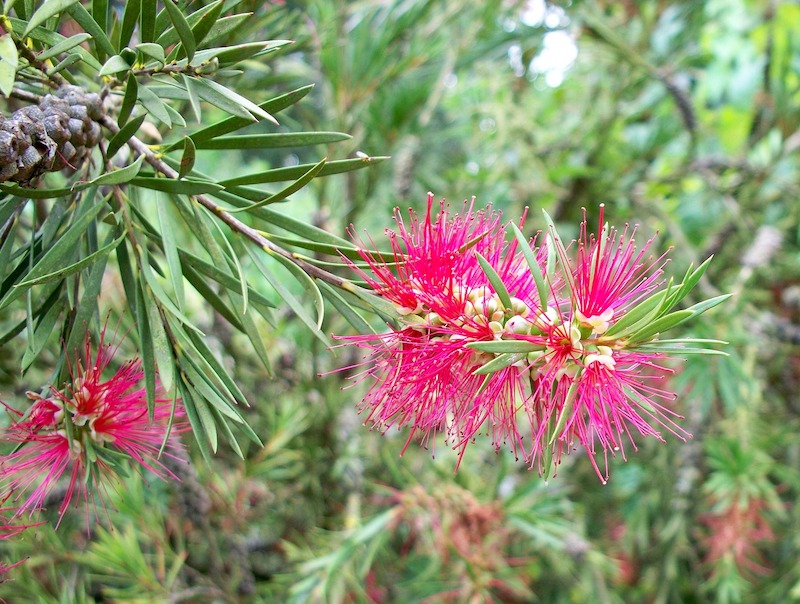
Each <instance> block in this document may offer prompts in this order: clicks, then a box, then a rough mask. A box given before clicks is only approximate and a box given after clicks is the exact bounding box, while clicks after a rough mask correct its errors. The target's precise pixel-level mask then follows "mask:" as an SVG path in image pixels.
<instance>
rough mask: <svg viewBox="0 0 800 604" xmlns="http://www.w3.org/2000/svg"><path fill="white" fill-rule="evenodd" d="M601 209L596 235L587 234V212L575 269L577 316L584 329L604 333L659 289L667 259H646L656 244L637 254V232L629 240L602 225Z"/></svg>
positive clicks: (631, 234)
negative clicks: (626, 312)
mask: <svg viewBox="0 0 800 604" xmlns="http://www.w3.org/2000/svg"><path fill="white" fill-rule="evenodd" d="M604 209H605V208H604V206H603V204H601V205H600V216H599V218H598V224H599V227H598V232H597V235H594V234H588V229H587V226H586V225H587V221H586V212H585V211H584V217H583V222H581V234H580V239H579V240H578V252H577V259H576V262H575V267H574V269H573V271H572V272H573V282H574V298H575V299H574V304H575V308H574V312H575V317H576V318H577V320H578V321H579V323H580V325H581V326H583V327H589V328H592V329H593V330H594V331H595V333H597V334H602V333H604V332H605V331H606V330H607V329H608V327H609V325H610V322H611V321H612V320H613V319H619V318H620V317H621V316H622V315H623V314H624V312H625V311H626V310H627V309H629V308H630V307H631V306H633V305H634V304H636V303H637V302H640V301H642V300H643V299H644V298H646V297H647V296H648V294H651V293H652V292H653V291H654V290H655V289H656V288H657V287H658V286H659V285H660V281H659V278H660V276H661V273H662V269H663V267H664V265H665V264H666V260H665V258H664V256H661V257H660V258H658V259H656V260H654V259H653V258H652V257H649V258H648V257H646V254H647V250H648V249H649V248H650V245H651V244H652V242H653V240H652V239H651V240H649V241H647V242H646V243H645V244H644V246H642V249H640V250H637V248H636V243H635V240H634V237H635V235H636V228H634V229H633V231H632V232H631V233H630V236H628V229H627V227H626V228H625V231H623V232H622V233H621V234H620V233H618V232H617V230H616V229H614V228H610V227H609V226H608V225H606V224H605V223H604V222H603V218H604Z"/></svg>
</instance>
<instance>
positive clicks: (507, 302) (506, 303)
mask: <svg viewBox="0 0 800 604" xmlns="http://www.w3.org/2000/svg"><path fill="white" fill-rule="evenodd" d="M475 256H476V258H477V259H478V264H480V265H481V270H482V271H483V274H484V275H486V278H487V279H489V283H491V284H492V288H494V292H495V293H496V294H497V297H498V298H500V302H501V303H502V304H503V307H504V308H506V309H510V308H511V296H510V295H509V294H508V290H507V289H506V286H505V284H504V283H503V280H502V279H501V278H500V275H498V274H497V272H496V271H495V270H494V269H493V268H492V265H491V264H489V261H488V260H486V258H484V257H483V256H481V255H480V254H479V253H478V252H475Z"/></svg>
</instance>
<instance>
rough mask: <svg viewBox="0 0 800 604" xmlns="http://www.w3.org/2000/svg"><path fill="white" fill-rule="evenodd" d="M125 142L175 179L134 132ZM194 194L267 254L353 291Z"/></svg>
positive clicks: (109, 122)
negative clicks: (282, 258) (280, 257)
mask: <svg viewBox="0 0 800 604" xmlns="http://www.w3.org/2000/svg"><path fill="white" fill-rule="evenodd" d="M100 124H101V125H103V126H104V127H105V128H107V129H108V130H110V131H111V132H112V133H114V134H116V133H117V132H119V126H117V123H116V122H115V121H114V120H113V119H111V118H110V117H108V116H104V117H103V118H102V119H101V120H100ZM128 146H129V147H130V148H131V149H132V150H133V151H135V152H136V153H139V154H141V155H144V159H145V161H146V162H147V163H148V164H150V165H151V166H152V167H153V168H154V169H155V170H156V171H158V172H160V173H161V174H163V175H164V176H166V177H167V178H172V179H174V180H178V178H179V176H178V172H177V171H176V170H174V169H173V168H172V167H170V166H169V165H167V164H166V163H165V162H164V161H163V160H161V159H159V158H158V157H157V156H156V154H155V153H154V152H153V150H152V149H150V147H148V146H147V145H146V144H145V143H143V142H142V141H141V140H139V139H138V138H136V137H135V136H132V137H131V138H130V139H129V140H128ZM193 197H194V198H195V199H196V200H197V202H198V203H199V204H200V205H202V206H203V207H205V208H206V209H207V210H209V211H211V212H212V213H213V214H214V215H216V216H217V217H219V219H220V220H222V222H224V223H225V224H227V225H228V226H229V227H230V228H231V229H233V231H234V232H237V233H239V234H241V235H243V236H244V237H246V238H247V239H249V240H250V241H252V242H253V243H255V244H256V245H257V246H259V247H260V248H261V249H263V250H264V251H265V252H267V253H268V254H274V255H277V256H282V257H284V258H286V259H287V260H289V261H290V262H292V263H294V264H295V265H297V267H298V268H300V269H301V270H302V271H303V272H305V273H306V274H308V275H310V276H312V277H314V278H316V279H319V280H320V281H324V282H326V283H329V284H331V285H333V286H334V287H338V288H340V289H344V290H347V291H354V290H355V289H357V286H356V285H355V284H353V283H352V282H351V281H349V280H348V279H345V278H343V277H340V276H339V275H335V274H333V273H330V272H328V271H326V270H324V269H322V268H320V267H318V266H315V265H313V264H311V263H309V262H306V261H305V260H303V259H302V258H300V256H299V255H298V254H294V253H292V252H290V251H288V250H285V249H284V248H282V247H280V246H278V245H276V244H275V243H273V242H272V241H270V240H269V239H267V238H266V237H264V236H263V235H262V234H261V233H259V232H258V231H257V230H256V229H254V228H252V227H250V226H248V225H246V224H245V223H243V222H242V221H240V220H239V219H238V218H235V217H234V216H232V215H231V214H229V213H228V212H227V211H226V210H225V208H223V207H222V206H220V205H219V204H218V203H217V202H215V201H214V200H212V199H211V198H210V197H208V196H206V195H194V196H193Z"/></svg>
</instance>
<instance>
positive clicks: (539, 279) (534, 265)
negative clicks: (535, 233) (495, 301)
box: [511, 222, 550, 310]
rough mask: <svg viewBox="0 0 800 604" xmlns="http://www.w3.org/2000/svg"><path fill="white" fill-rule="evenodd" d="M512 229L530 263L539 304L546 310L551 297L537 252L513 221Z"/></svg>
mask: <svg viewBox="0 0 800 604" xmlns="http://www.w3.org/2000/svg"><path fill="white" fill-rule="evenodd" d="M511 230H512V231H514V237H515V238H516V240H517V243H518V244H519V248H520V249H521V250H522V255H523V256H525V262H526V263H527V264H528V269H529V270H530V274H531V277H533V280H534V282H535V283H536V291H537V292H538V293H539V306H540V307H541V308H542V310H545V309H546V308H547V300H548V298H549V297H550V292H549V290H548V289H547V284H546V283H545V282H544V278H543V276H542V267H541V266H539V263H538V262H537V260H536V253H535V252H534V251H533V250H532V249H531V246H530V244H529V243H528V240H527V239H526V238H525V235H523V234H522V231H521V230H520V229H519V227H518V226H517V225H516V224H514V223H513V222H512V223H511Z"/></svg>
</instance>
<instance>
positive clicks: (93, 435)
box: [0, 329, 188, 522]
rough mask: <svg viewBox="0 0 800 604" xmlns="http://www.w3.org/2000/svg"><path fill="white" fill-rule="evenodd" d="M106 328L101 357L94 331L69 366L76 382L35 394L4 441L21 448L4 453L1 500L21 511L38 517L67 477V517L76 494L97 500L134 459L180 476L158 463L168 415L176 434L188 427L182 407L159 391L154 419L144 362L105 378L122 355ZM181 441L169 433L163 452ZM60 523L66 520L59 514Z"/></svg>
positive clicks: (135, 362) (62, 510) (63, 505)
mask: <svg viewBox="0 0 800 604" xmlns="http://www.w3.org/2000/svg"><path fill="white" fill-rule="evenodd" d="M104 337H105V329H104V330H103V333H102V334H101V338H100V343H99V346H98V348H97V352H96V353H95V354H93V353H92V346H91V341H90V339H89V336H88V334H87V338H86V341H85V346H84V354H83V357H82V358H77V359H76V360H75V362H74V363H73V365H72V366H71V367H70V373H71V383H70V384H68V385H67V386H66V387H65V388H64V389H63V390H59V389H57V388H55V387H53V386H51V395H50V397H49V398H41V397H39V396H37V395H29V396H31V398H33V399H34V400H35V402H34V404H33V405H32V407H31V409H30V411H29V413H28V414H27V416H26V417H22V414H21V413H19V412H18V411H13V410H12V411H13V412H14V413H15V414H16V415H17V416H18V417H19V419H17V420H15V421H13V422H12V424H11V425H10V426H9V427H8V428H6V429H5V430H4V431H3V433H2V435H0V439H1V440H5V441H6V442H10V443H17V444H18V447H17V448H16V449H15V450H14V451H13V452H12V453H9V454H8V455H5V456H2V457H0V498H1V499H2V500H3V501H12V502H13V503H14V504H15V505H16V506H18V508H19V509H18V511H17V512H16V515H21V514H23V513H25V512H27V513H28V514H30V515H34V514H36V513H37V512H38V511H39V510H41V509H42V507H43V506H44V505H45V502H46V499H47V496H48V495H49V494H50V492H51V491H52V490H53V488H54V487H55V485H56V483H57V482H59V481H60V480H61V478H62V477H65V476H66V477H67V480H68V484H67V489H66V495H65V496H64V498H63V500H62V503H61V506H60V508H59V514H60V518H63V516H64V513H65V512H66V510H67V508H68V507H69V504H70V503H71V502H72V500H73V498H75V497H76V496H77V497H78V498H80V499H83V500H84V501H85V502H89V501H91V502H92V503H93V504H96V502H97V500H99V501H100V502H101V503H102V502H103V501H104V499H105V491H106V489H107V488H108V486H110V485H111V484H112V483H113V480H114V478H115V477H116V470H115V469H114V467H115V466H116V464H118V463H119V462H120V461H121V460H123V459H132V460H134V461H135V462H136V463H137V464H138V465H139V466H141V467H142V468H145V469H147V470H149V471H151V472H153V473H154V474H155V475H156V476H158V477H160V478H162V479H165V478H174V475H173V474H172V472H170V471H169V470H168V469H167V468H166V467H165V466H164V464H162V463H161V461H159V459H158V457H159V451H160V449H161V446H162V443H163V442H164V439H165V438H166V437H167V430H168V425H169V421H170V417H171V416H172V415H173V414H174V416H175V418H177V421H175V423H174V424H173V426H172V432H173V433H174V434H177V433H180V432H182V431H185V430H186V429H187V427H188V426H187V424H186V422H185V421H183V419H182V418H183V416H184V412H183V409H182V407H180V405H179V406H178V407H177V408H175V409H173V401H172V399H171V398H166V397H164V396H163V394H162V393H161V392H160V390H158V391H157V393H156V402H155V408H154V409H153V414H152V415H153V417H152V420H151V419H150V417H148V409H147V394H146V390H145V388H143V387H141V381H142V379H143V377H144V372H143V371H142V365H141V361H140V360H138V359H137V360H133V361H128V362H126V363H124V364H123V365H122V366H121V367H120V368H119V369H118V370H117V371H116V372H115V373H114V375H113V376H111V377H110V378H109V379H103V373H104V372H105V370H106V369H107V368H108V366H109V364H110V362H111V360H112V359H113V358H114V355H115V354H116V352H117V347H116V346H114V345H112V344H105V343H104ZM180 447H181V445H180V444H179V443H178V442H177V441H176V440H175V439H174V438H173V437H172V436H170V437H169V438H167V445H166V447H165V452H164V454H165V455H171V454H172V453H171V451H175V450H176V449H178V448H180ZM59 522H60V519H59Z"/></svg>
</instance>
